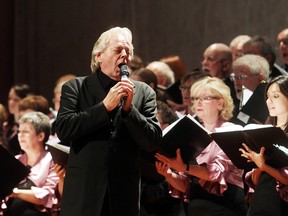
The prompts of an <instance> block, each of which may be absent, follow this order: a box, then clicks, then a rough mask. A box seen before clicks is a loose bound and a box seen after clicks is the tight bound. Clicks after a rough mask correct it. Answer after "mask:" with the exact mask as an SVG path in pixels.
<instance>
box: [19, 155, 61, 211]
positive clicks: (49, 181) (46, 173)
mask: <svg viewBox="0 0 288 216" xmlns="http://www.w3.org/2000/svg"><path fill="white" fill-rule="evenodd" d="M16 158H17V159H18V160H19V161H21V162H22V163H23V164H24V165H27V164H26V163H27V155H26V153H24V154H21V155H17V156H16ZM30 170H31V172H30V173H29V175H28V177H27V178H28V179H30V180H31V181H32V182H33V183H34V184H35V185H36V186H32V187H31V190H32V192H33V193H34V195H35V196H36V197H37V198H38V199H41V200H42V204H43V206H37V208H38V209H39V210H40V211H45V208H52V205H53V204H55V189H56V185H57V184H58V181H59V178H58V176H57V174H56V172H55V171H54V163H53V160H52V156H51V154H50V152H48V151H46V152H45V153H44V154H43V155H42V156H41V158H40V159H39V161H38V162H37V163H36V164H35V165H34V166H33V167H31V169H30ZM20 183H21V182H20Z"/></svg>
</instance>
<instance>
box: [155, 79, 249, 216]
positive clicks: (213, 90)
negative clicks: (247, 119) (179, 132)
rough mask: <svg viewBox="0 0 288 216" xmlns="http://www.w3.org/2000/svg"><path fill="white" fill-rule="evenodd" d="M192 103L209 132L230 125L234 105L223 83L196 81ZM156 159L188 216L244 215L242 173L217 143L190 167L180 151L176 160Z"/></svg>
mask: <svg viewBox="0 0 288 216" xmlns="http://www.w3.org/2000/svg"><path fill="white" fill-rule="evenodd" d="M191 100H192V103H193V105H192V110H193V112H194V113H196V115H197V117H198V118H199V120H200V122H201V123H202V125H203V126H204V127H205V128H206V129H208V130H209V131H211V132H213V131H215V128H219V127H229V126H231V125H232V123H229V122H227V121H228V120H229V119H230V118H231V117H232V111H233V108H234V106H233V101H232V98H231V96H230V90H229V87H228V86H226V85H225V84H224V82H223V81H222V80H220V79H218V78H216V77H213V78H212V77H204V78H202V79H200V80H198V81H197V82H195V83H194V84H193V85H192V87H191ZM191 133H192V132H191ZM191 135H192V136H193V134H191ZM156 158H157V159H158V161H157V162H156V168H157V171H158V172H159V173H160V174H162V175H163V176H165V178H166V180H167V181H168V183H169V184H170V185H171V194H172V195H174V196H177V197H182V198H183V199H184V201H185V202H187V203H188V205H187V213H188V216H189V215H201V216H203V215H207V216H208V215H209V216H210V215H213V216H214V215H221V216H223V215H227V216H233V215H235V216H236V215H246V212H247V206H246V203H245V199H244V189H243V188H244V183H243V180H242V175H243V170H239V169H237V168H236V167H235V165H234V164H233V163H232V162H231V160H229V158H228V157H227V156H226V154H225V153H224V152H223V151H222V150H221V148H220V147H219V146H218V145H217V144H216V142H214V141H212V142H211V143H210V144H209V145H208V146H207V147H206V148H205V149H204V150H203V151H202V152H201V154H200V155H199V156H198V157H197V158H196V159H195V161H194V162H193V163H190V164H185V163H184V162H183V160H182V158H181V155H180V150H179V149H178V150H177V157H176V158H168V157H166V156H164V155H161V154H158V153H157V154H156ZM170 168H172V169H170ZM172 170H176V171H177V172H173V171H172Z"/></svg>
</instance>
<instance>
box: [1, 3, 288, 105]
mask: <svg viewBox="0 0 288 216" xmlns="http://www.w3.org/2000/svg"><path fill="white" fill-rule="evenodd" d="M287 8H288V1H287V0H276V1H275V0H266V1H263V0H233V1H232V0H216V1H213V0H169V1H168V0H109V1H99V0H81V1H79V0H1V5H0V16H1V18H0V27H1V33H0V54H1V57H0V71H1V81H0V82H1V83H0V102H1V103H4V104H6V101H7V94H8V90H9V87H10V86H11V85H12V84H14V83H23V82H24V83H28V84H30V85H31V86H32V88H33V90H34V92H35V93H37V94H42V95H43V96H45V97H47V98H48V99H49V102H50V103H51V105H52V95H53V88H54V83H55V80H56V79H57V78H58V77H59V76H61V75H63V74H67V73H74V74H76V75H79V76H82V75H87V74H89V73H90V68H89V66H90V55H91V50H92V46H93V44H94V42H95V40H96V39H97V38H98V37H99V35H100V33H102V32H103V31H105V30H107V29H108V28H110V27H113V26H126V27H129V28H130V29H131V30H132V32H133V36H134V37H133V42H134V46H135V53H136V54H138V55H139V56H140V57H141V58H142V59H143V60H144V62H145V64H146V63H148V62H150V61H153V60H158V59H160V58H161V57H163V56H166V55H170V54H176V55H180V56H182V57H183V58H184V60H185V62H186V64H187V66H188V68H189V70H192V69H193V68H195V67H198V66H199V65H200V61H201V58H202V53H203V51H204V49H205V48H206V47H207V46H208V45H209V44H211V43H214V42H223V43H226V44H229V43H230V41H231V40H232V39H233V38H234V37H235V36H236V35H239V34H249V35H251V36H253V35H256V34H259V35H265V36H267V37H268V38H269V39H270V40H271V42H272V43H273V46H275V47H276V45H277V42H276V36H277V34H278V32H279V31H280V30H282V29H284V28H286V27H288V13H287ZM278 62H279V63H280V64H281V60H280V59H279V60H278Z"/></svg>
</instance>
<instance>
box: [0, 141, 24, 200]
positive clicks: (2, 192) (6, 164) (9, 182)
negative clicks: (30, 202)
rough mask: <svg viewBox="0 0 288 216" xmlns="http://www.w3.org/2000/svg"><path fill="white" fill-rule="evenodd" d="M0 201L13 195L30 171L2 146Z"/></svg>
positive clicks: (0, 156) (0, 151)
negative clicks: (14, 189)
mask: <svg viewBox="0 0 288 216" xmlns="http://www.w3.org/2000/svg"><path fill="white" fill-rule="evenodd" d="M0 170H1V178H0V199H1V200H2V199H4V198H5V197H6V196H7V195H9V194H11V193H12V191H13V188H15V187H16V186H17V185H18V183H19V182H21V181H22V180H23V179H25V178H26V177H27V176H28V174H29V173H30V169H29V168H28V167H26V166H25V165H24V164H22V163H21V162H20V161H19V160H18V159H16V158H15V156H14V155H12V154H11V153H10V152H9V151H8V150H7V149H5V148H4V147H3V146H1V145H0Z"/></svg>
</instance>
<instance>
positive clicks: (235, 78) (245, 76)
mask: <svg viewBox="0 0 288 216" xmlns="http://www.w3.org/2000/svg"><path fill="white" fill-rule="evenodd" d="M247 77H248V75H246V74H239V75H236V74H235V73H232V74H230V79H231V81H235V80H244V79H247Z"/></svg>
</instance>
